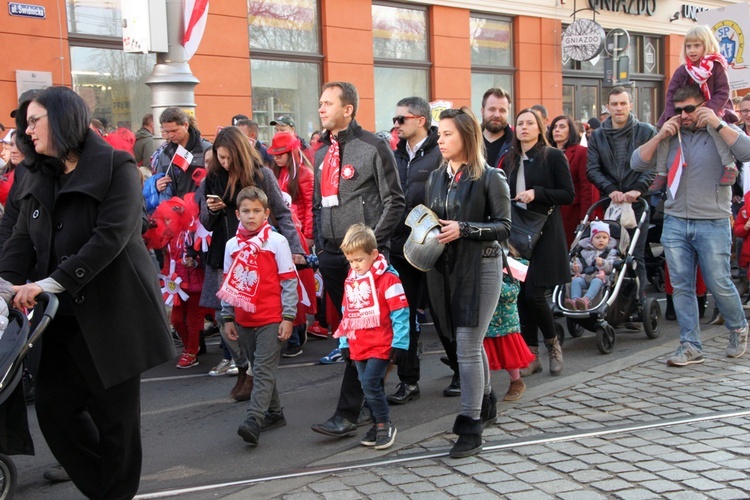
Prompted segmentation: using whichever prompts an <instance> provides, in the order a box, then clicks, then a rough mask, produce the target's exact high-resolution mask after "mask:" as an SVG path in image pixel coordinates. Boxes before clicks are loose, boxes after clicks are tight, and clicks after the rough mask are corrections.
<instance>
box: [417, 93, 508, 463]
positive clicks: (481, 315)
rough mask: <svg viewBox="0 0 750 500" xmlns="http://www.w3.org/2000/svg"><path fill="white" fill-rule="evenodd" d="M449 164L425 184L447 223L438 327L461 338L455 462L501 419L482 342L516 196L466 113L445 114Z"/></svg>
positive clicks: (438, 273)
mask: <svg viewBox="0 0 750 500" xmlns="http://www.w3.org/2000/svg"><path fill="white" fill-rule="evenodd" d="M438 136H439V139H438V147H439V148H440V152H441V153H442V155H443V163H442V165H441V166H440V167H439V168H437V169H436V170H435V171H433V172H432V174H431V175H430V179H429V180H428V182H427V185H426V196H425V205H426V206H427V207H428V208H429V209H431V210H432V211H433V212H435V214H436V215H437V217H438V219H439V222H440V224H441V226H442V227H441V229H440V233H439V235H438V236H437V239H438V241H439V242H440V243H442V244H444V245H445V250H444V251H443V252H442V254H441V255H440V257H439V258H438V260H437V262H436V263H435V265H434V267H433V268H432V269H431V270H429V271H428V272H427V282H428V286H429V291H430V301H431V303H432V306H433V308H432V311H433V318H434V320H435V324H436V327H437V328H438V329H440V330H441V331H442V332H443V334H444V335H446V336H451V337H453V338H455V339H456V344H457V350H458V366H459V372H460V375H461V411H460V412H459V415H458V417H457V418H456V422H455V424H454V426H453V432H454V433H455V434H457V435H458V440H457V441H456V444H455V445H454V446H453V448H452V449H451V452H450V456H451V457H454V458H460V457H466V456H469V455H474V454H476V453H479V451H480V450H481V449H482V428H483V425H486V424H487V423H490V422H493V421H494V420H495V419H496V418H497V409H496V407H495V403H496V402H497V399H496V398H495V397H494V393H493V392H492V390H491V387H490V378H489V366H488V364H487V356H486V354H485V352H484V348H483V345H482V340H483V338H484V334H485V332H486V331H487V326H488V325H489V322H490V319H491V317H492V313H493V311H494V310H495V306H496V305H497V300H498V297H499V295H500V287H501V283H502V267H503V266H502V262H503V259H502V255H501V252H502V248H501V246H500V243H499V242H501V241H503V240H505V239H507V238H508V235H509V233H510V190H509V188H508V184H507V182H506V180H505V176H504V174H503V173H502V171H500V170H497V169H492V168H490V167H489V166H488V165H487V164H486V162H485V157H484V148H483V141H482V130H481V127H480V125H479V122H477V120H476V118H475V117H474V114H473V113H472V112H471V110H470V109H469V108H467V107H463V108H461V109H447V110H445V111H443V112H442V113H441V114H440V123H439V126H438Z"/></svg>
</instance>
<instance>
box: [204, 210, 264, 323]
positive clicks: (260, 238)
mask: <svg viewBox="0 0 750 500" xmlns="http://www.w3.org/2000/svg"><path fill="white" fill-rule="evenodd" d="M270 234H271V226H270V225H269V224H268V222H265V223H264V224H263V225H262V226H261V227H260V229H259V230H258V231H257V232H250V231H248V230H247V229H245V228H243V227H242V224H240V225H239V227H238V228H237V234H236V237H237V243H238V244H239V248H238V250H237V251H236V252H234V253H233V254H232V259H233V262H232V265H231V267H230V268H229V272H228V273H227V275H226V276H225V277H224V283H222V285H221V288H220V289H219V291H218V292H217V293H216V296H217V297H219V298H220V299H221V300H223V301H224V302H227V303H228V304H231V305H233V306H234V307H239V308H240V309H242V310H244V311H247V312H251V313H254V312H255V309H256V305H255V304H256V301H257V300H258V297H257V296H255V295H252V294H251V293H250V292H251V290H254V289H255V287H254V286H253V285H254V284H255V283H256V282H257V280H259V279H260V276H259V275H258V271H257V269H258V262H257V260H258V252H260V249H261V248H262V247H263V244H264V243H265V242H266V241H267V240H268V235H270Z"/></svg>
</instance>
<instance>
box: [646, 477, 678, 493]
mask: <svg viewBox="0 0 750 500" xmlns="http://www.w3.org/2000/svg"><path fill="white" fill-rule="evenodd" d="M641 486H643V487H644V488H647V489H649V490H651V491H653V492H654V493H666V492H668V491H680V490H683V489H684V488H683V487H682V486H681V485H680V484H678V483H675V482H674V481H668V480H666V479H655V480H653V481H643V482H642V483H641Z"/></svg>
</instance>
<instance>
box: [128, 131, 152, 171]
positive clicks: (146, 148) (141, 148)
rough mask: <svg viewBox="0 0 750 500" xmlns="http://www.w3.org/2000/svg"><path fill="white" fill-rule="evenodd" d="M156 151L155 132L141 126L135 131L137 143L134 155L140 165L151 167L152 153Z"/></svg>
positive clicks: (134, 147)
mask: <svg viewBox="0 0 750 500" xmlns="http://www.w3.org/2000/svg"><path fill="white" fill-rule="evenodd" d="M154 151H156V144H154V134H153V133H152V132H151V131H150V130H148V129H147V128H140V129H138V131H137V132H136V133H135V145H134V146H133V156H135V162H136V163H137V164H138V165H139V166H140V165H143V166H146V167H150V165H149V163H150V162H151V155H152V154H154Z"/></svg>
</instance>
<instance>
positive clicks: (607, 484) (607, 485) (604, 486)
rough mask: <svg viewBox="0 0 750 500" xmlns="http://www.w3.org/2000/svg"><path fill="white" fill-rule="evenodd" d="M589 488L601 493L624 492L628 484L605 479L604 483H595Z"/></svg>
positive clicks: (619, 480) (617, 480)
mask: <svg viewBox="0 0 750 500" xmlns="http://www.w3.org/2000/svg"><path fill="white" fill-rule="evenodd" d="M591 486H593V487H594V488H599V489H600V490H602V491H606V492H609V493H612V492H615V491H620V490H625V489H628V488H629V487H630V485H629V484H628V483H626V482H625V481H623V480H622V479H616V478H615V479H607V480H605V481H598V482H596V483H591Z"/></svg>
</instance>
